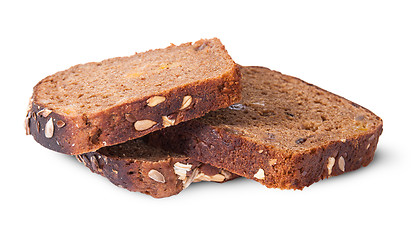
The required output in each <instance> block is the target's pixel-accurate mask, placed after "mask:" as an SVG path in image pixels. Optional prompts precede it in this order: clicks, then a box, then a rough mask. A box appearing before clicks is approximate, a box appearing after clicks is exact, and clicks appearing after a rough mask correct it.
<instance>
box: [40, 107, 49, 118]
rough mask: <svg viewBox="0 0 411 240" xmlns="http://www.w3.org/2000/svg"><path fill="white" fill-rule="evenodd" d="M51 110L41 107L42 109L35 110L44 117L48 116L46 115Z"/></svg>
mask: <svg viewBox="0 0 411 240" xmlns="http://www.w3.org/2000/svg"><path fill="white" fill-rule="evenodd" d="M52 112H53V111H51V110H50V109H47V108H43V109H42V110H40V111H38V112H37V115H38V116H41V117H44V118H46V117H48V116H49V115H50V113H52Z"/></svg>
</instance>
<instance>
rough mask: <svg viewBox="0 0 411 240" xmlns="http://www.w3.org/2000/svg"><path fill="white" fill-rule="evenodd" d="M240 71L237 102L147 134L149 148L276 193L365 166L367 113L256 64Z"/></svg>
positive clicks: (375, 133) (369, 142)
mask: <svg viewBox="0 0 411 240" xmlns="http://www.w3.org/2000/svg"><path fill="white" fill-rule="evenodd" d="M241 72H242V74H243V78H242V82H241V84H242V86H243V90H242V100H241V102H240V103H238V104H234V105H232V106H230V107H228V108H225V109H220V110H217V111H214V112H210V113H208V114H207V115H206V116H204V117H202V118H199V119H195V120H192V121H189V122H186V123H183V124H180V125H178V126H175V127H170V128H166V129H164V130H161V131H158V132H154V133H152V134H151V135H149V143H150V144H154V145H161V146H162V147H165V148H167V147H169V148H172V149H173V151H177V152H182V153H185V154H187V155H188V156H189V157H190V158H191V159H193V160H197V161H201V162H204V163H208V164H211V165H213V166H215V167H218V168H222V169H225V170H227V171H230V172H232V173H235V174H238V175H240V176H243V177H246V178H250V179H254V180H256V181H258V182H260V183H262V184H264V185H266V186H267V187H274V188H282V189H302V188H304V187H306V186H309V185H311V184H312V183H314V182H317V181H319V180H321V179H324V178H328V177H330V176H336V175H340V174H342V173H344V172H348V171H352V170H355V169H358V168H360V167H361V166H367V165H368V164H369V163H370V162H371V161H372V159H373V156H374V152H375V150H376V148H377V143H378V139H379V136H380V134H381V132H382V126H383V123H382V120H381V119H380V118H379V117H378V116H376V115H375V114H373V113H372V112H371V111H369V110H367V109H365V108H363V107H361V106H359V105H358V104H356V103H353V102H351V101H349V100H347V99H344V98H343V97H340V96H337V95H335V94H333V93H330V92H328V91H326V90H323V89H321V88H319V87H316V86H314V85H312V84H308V83H306V82H304V81H302V80H300V79H297V78H294V77H291V76H287V75H283V74H281V73H279V72H276V71H272V70H270V69H267V68H264V67H242V68H241Z"/></svg>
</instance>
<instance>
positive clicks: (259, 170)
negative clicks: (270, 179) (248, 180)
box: [254, 168, 265, 180]
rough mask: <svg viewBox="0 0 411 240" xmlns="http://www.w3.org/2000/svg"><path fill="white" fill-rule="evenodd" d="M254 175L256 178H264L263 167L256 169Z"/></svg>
mask: <svg viewBox="0 0 411 240" xmlns="http://www.w3.org/2000/svg"><path fill="white" fill-rule="evenodd" d="M254 177H255V178H257V179H260V180H261V179H264V178H265V175H264V170H263V169H261V168H260V169H258V171H257V173H256V174H254Z"/></svg>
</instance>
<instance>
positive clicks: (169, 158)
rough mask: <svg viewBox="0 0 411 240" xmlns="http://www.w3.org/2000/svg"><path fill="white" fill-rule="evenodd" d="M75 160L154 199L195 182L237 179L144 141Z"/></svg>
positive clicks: (232, 175) (171, 193)
mask: <svg viewBox="0 0 411 240" xmlns="http://www.w3.org/2000/svg"><path fill="white" fill-rule="evenodd" d="M76 158H77V159H78V160H79V161H80V162H82V163H83V164H84V165H85V166H86V167H88V168H89V169H90V170H91V171H92V172H94V173H97V174H100V175H102V176H104V177H106V178H108V179H109V180H110V181H111V182H112V183H113V184H115V185H117V186H119V187H122V188H125V189H128V190H130V191H133V192H136V191H138V192H142V193H145V194H148V195H151V196H153V197H155V198H162V197H169V196H172V195H175V194H177V193H179V192H180V191H182V190H183V189H184V188H186V187H188V186H189V185H190V184H191V183H192V182H200V181H212V182H226V181H229V180H231V179H234V178H236V177H238V176H237V175H235V174H231V173H229V172H227V171H224V170H221V169H218V168H215V167H212V166H210V165H209V164H204V163H200V162H197V161H191V160H190V159H189V158H188V157H186V156H184V155H181V154H176V153H172V152H168V151H165V150H162V149H159V148H155V147H152V146H149V145H147V144H146V143H145V142H144V141H143V140H142V139H135V140H130V141H128V142H126V143H123V144H119V145H115V146H110V147H104V148H101V149H99V150H97V152H91V153H84V154H81V155H77V156H76Z"/></svg>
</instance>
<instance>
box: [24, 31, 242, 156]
mask: <svg viewBox="0 0 411 240" xmlns="http://www.w3.org/2000/svg"><path fill="white" fill-rule="evenodd" d="M240 77H241V75H240V72H239V69H238V67H237V65H236V64H235V63H234V61H233V60H232V59H231V57H230V56H229V55H228V53H227V51H226V50H225V47H224V46H223V45H222V43H221V42H220V40H218V39H216V38H214V39H209V40H200V41H197V42H195V43H193V44H192V43H186V44H182V45H180V46H175V45H171V46H169V47H167V48H165V49H157V50H150V51H147V52H144V53H136V54H135V55H133V56H129V57H118V58H112V59H107V60H104V61H102V62H97V63H96V62H91V63H86V64H80V65H76V66H74V67H71V68H69V69H67V70H65V71H61V72H58V73H56V74H53V75H51V76H48V77H46V78H45V79H43V80H42V81H40V82H39V83H38V84H37V85H36V86H35V87H34V91H33V96H32V99H31V101H30V105H29V110H28V114H27V117H26V133H27V134H31V135H33V137H34V139H35V140H36V141H37V142H39V143H40V144H42V145H43V146H45V147H47V148H49V149H52V150H55V151H58V152H62V153H66V154H71V155H74V154H81V153H87V152H92V151H95V150H97V149H99V148H101V147H104V146H111V145H115V144H119V143H123V142H126V141H128V140H130V139H135V138H138V137H141V136H144V135H146V134H148V133H150V132H152V131H156V130H158V129H161V128H164V127H168V126H172V125H176V124H178V123H180V122H183V121H187V120H189V119H193V118H197V117H200V116H203V115H204V114H205V113H207V112H209V111H212V110H217V109H219V108H224V107H228V106H229V105H231V104H233V103H235V102H238V101H239V100H240V97H241V94H240V84H239V80H240Z"/></svg>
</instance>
